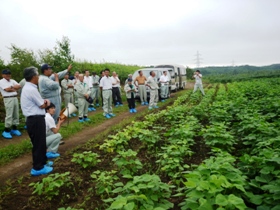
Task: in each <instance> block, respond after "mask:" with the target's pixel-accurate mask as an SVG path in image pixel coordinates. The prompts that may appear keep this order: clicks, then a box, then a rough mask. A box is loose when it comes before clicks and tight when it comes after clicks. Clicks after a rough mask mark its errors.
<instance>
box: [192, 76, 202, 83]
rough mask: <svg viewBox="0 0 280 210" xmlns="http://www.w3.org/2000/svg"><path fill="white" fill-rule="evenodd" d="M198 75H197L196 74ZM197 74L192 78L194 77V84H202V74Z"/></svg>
mask: <svg viewBox="0 0 280 210" xmlns="http://www.w3.org/2000/svg"><path fill="white" fill-rule="evenodd" d="M198 75H199V76H198ZM198 75H194V78H195V84H202V80H201V78H202V75H201V74H198Z"/></svg>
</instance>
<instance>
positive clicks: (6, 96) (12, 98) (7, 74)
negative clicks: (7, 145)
mask: <svg viewBox="0 0 280 210" xmlns="http://www.w3.org/2000/svg"><path fill="white" fill-rule="evenodd" d="M2 77H3V79H1V80H0V91H1V94H2V96H3V101H4V105H5V110H6V117H5V130H4V132H3V133H2V136H3V137H4V138H5V139H12V135H14V136H21V132H20V131H19V130H18V129H17V125H18V124H19V105H18V99H17V90H19V89H20V88H21V86H20V84H18V83H17V82H16V81H15V80H13V79H11V71H10V70H9V69H4V70H3V71H2ZM11 127H12V129H11Z"/></svg>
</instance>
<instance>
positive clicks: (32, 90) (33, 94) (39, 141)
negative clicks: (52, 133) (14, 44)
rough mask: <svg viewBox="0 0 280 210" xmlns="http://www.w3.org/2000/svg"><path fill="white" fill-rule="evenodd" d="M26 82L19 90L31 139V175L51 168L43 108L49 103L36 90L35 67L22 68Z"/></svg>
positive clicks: (46, 171)
mask: <svg viewBox="0 0 280 210" xmlns="http://www.w3.org/2000/svg"><path fill="white" fill-rule="evenodd" d="M23 76H24V78H25V80H26V83H25V85H24V87H23V89H22V92H21V98H20V102H21V110H22V113H23V115H24V116H25V117H26V125H27V132H28V135H29V137H30V139H31V142H32V145H33V148H32V159H33V168H32V169H31V172H30V173H31V175H32V176H39V175H43V174H48V173H50V172H51V171H52V170H53V167H51V165H52V162H50V164H49V165H47V156H46V149H47V146H46V122H45V108H46V107H48V106H49V105H50V101H49V100H48V99H43V98H42V97H41V95H40V93H39V91H38V87H37V85H38V81H39V73H38V69H37V68H35V67H28V68H26V69H24V72H23Z"/></svg>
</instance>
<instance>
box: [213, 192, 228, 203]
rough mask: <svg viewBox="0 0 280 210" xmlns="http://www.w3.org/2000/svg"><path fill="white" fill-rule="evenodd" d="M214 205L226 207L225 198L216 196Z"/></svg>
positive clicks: (219, 195) (220, 195)
mask: <svg viewBox="0 0 280 210" xmlns="http://www.w3.org/2000/svg"><path fill="white" fill-rule="evenodd" d="M215 204H217V205H219V206H226V205H228V201H227V198H226V197H225V196H224V195H222V194H218V195H217V196H216V201H215Z"/></svg>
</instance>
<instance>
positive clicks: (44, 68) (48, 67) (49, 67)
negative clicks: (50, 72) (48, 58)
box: [41, 63, 52, 71]
mask: <svg viewBox="0 0 280 210" xmlns="http://www.w3.org/2000/svg"><path fill="white" fill-rule="evenodd" d="M51 68H52V66H50V65H49V64H47V63H45V64H43V65H42V66H41V71H44V70H47V69H51Z"/></svg>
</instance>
